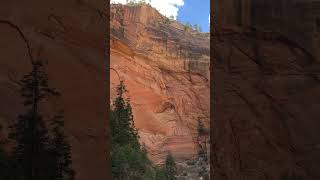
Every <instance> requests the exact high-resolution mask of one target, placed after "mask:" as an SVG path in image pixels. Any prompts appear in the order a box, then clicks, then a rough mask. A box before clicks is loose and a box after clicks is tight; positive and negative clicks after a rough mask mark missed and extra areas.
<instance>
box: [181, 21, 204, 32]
mask: <svg viewBox="0 0 320 180" xmlns="http://www.w3.org/2000/svg"><path fill="white" fill-rule="evenodd" d="M191 29H192V30H195V31H197V32H202V29H201V26H200V25H198V24H194V25H192V24H190V23H189V22H187V23H185V24H184V31H187V30H191Z"/></svg>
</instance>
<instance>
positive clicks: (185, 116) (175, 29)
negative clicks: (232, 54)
mask: <svg viewBox="0 0 320 180" xmlns="http://www.w3.org/2000/svg"><path fill="white" fill-rule="evenodd" d="M110 11H111V14H110V18H111V39H110V46H111V47H110V48H111V49H110V51H111V55H110V56H111V60H110V66H111V68H112V70H111V89H112V92H111V98H112V97H115V89H114V88H115V87H116V85H117V84H118V83H119V80H120V79H122V80H124V81H125V84H126V86H127V88H128V91H129V93H128V96H129V97H130V99H131V104H132V106H133V113H134V120H135V125H136V126H137V128H138V129H139V134H140V136H141V142H142V143H143V144H145V145H146V147H147V150H148V152H149V154H150V157H151V158H152V159H153V160H154V162H155V163H161V162H162V161H163V160H164V159H165V155H166V154H167V152H168V151H171V153H172V154H173V156H174V157H175V158H176V159H177V160H178V161H183V160H186V159H189V158H192V157H193V156H195V154H196V152H197V147H196V146H195V136H196V127H197V119H198V118H200V119H201V120H202V121H203V122H204V123H205V125H206V126H207V127H208V126H209V107H210V106H209V103H210V101H209V91H210V86H209V84H210V83H209V82H210V78H209V64H210V58H209V54H210V50H209V34H208V33H197V32H195V31H192V30H185V29H184V26H183V25H181V24H179V23H177V22H175V21H170V20H169V19H167V18H165V17H163V16H162V15H161V14H159V13H158V12H157V11H156V10H155V9H153V8H151V7H150V6H148V5H140V6H125V5H112V6H111V10H110ZM119 78H120V79H119Z"/></svg>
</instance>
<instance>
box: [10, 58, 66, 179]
mask: <svg viewBox="0 0 320 180" xmlns="http://www.w3.org/2000/svg"><path fill="white" fill-rule="evenodd" d="M20 86H21V88H20V92H21V95H22V98H23V104H24V106H25V107H26V109H27V110H26V112H25V113H22V114H20V115H19V116H18V118H17V121H16V122H15V123H14V125H13V126H11V130H12V131H11V132H10V134H9V138H11V139H12V140H14V141H15V143H16V145H15V147H14V149H13V155H12V157H11V159H12V161H13V165H14V171H15V173H14V176H16V177H15V178H16V179H19V180H20V179H23V180H60V179H61V178H60V177H59V176H57V172H56V169H57V168H56V167H57V166H59V165H60V161H61V158H62V159H63V158H65V157H61V153H60V152H61V151H62V149H63V150H64V151H63V153H65V151H66V150H65V147H64V146H65V141H64V138H65V137H64V136H62V135H61V134H59V133H58V132H56V131H55V129H54V132H53V138H52V139H50V132H49V129H48V128H47V127H46V125H45V122H44V117H43V115H42V114H41V113H40V105H41V103H43V102H44V101H46V100H48V98H49V97H51V96H55V97H56V96H59V95H60V93H58V92H57V91H56V90H55V89H54V88H50V87H49V85H48V77H47V74H46V72H45V68H44V65H43V63H42V61H40V60H39V61H33V62H32V71H31V72H30V73H28V74H26V75H25V76H24V77H23V78H22V80H21V81H20ZM57 141H60V142H59V143H60V144H59V143H57ZM52 143H53V146H52ZM55 143H56V144H55ZM58 146H59V147H58ZM59 153H60V154H59ZM59 155H60V157H59V158H58V156H59ZM65 161H68V160H65ZM68 163H70V162H68ZM61 168H66V167H65V166H63V167H61Z"/></svg>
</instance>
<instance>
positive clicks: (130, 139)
mask: <svg viewBox="0 0 320 180" xmlns="http://www.w3.org/2000/svg"><path fill="white" fill-rule="evenodd" d="M126 92H127V90H126V87H125V85H124V82H123V81H121V82H120V84H119V85H118V87H117V97H116V98H115V100H114V101H113V106H114V108H113V109H112V110H111V113H110V116H111V120H112V121H111V133H112V135H111V137H112V144H118V145H126V144H132V145H135V146H140V145H139V142H138V138H139V137H138V132H137V129H136V128H135V126H134V121H133V114H132V107H131V105H130V100H129V99H127V100H125V99H124V93H126Z"/></svg>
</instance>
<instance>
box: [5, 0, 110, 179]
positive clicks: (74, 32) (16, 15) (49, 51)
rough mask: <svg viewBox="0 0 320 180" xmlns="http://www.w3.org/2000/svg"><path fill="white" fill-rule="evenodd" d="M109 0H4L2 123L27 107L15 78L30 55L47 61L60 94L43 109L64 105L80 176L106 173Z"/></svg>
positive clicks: (27, 65) (22, 72) (95, 176)
mask: <svg viewBox="0 0 320 180" xmlns="http://www.w3.org/2000/svg"><path fill="white" fill-rule="evenodd" d="M106 7H107V4H106V1H99V0H95V1H87V0H83V1H64V0H55V1H49V0H30V1H20V0H12V1H1V2H0V34H1V40H0V54H1V60H0V99H1V101H0V123H1V124H2V125H4V126H5V128H4V131H5V132H7V131H6V127H7V126H8V125H10V124H12V122H13V120H14V119H15V118H17V115H18V113H21V112H24V107H23V106H22V105H21V102H22V101H21V98H20V95H19V92H18V88H19V87H18V86H17V84H16V83H15V82H16V81H18V80H19V79H21V78H22V77H23V75H25V74H26V73H28V72H29V71H30V70H31V64H30V62H31V58H34V59H36V58H40V59H42V60H44V61H47V62H48V65H47V66H46V67H47V72H48V76H49V84H50V85H51V86H52V87H55V88H57V89H58V90H59V91H60V92H61V94H62V97H61V98H60V99H59V100H58V101H55V100H52V101H50V103H49V104H45V108H43V109H42V110H43V111H48V112H50V113H52V112H54V111H55V110H59V109H63V110H64V111H65V121H66V131H67V134H68V137H69V138H70V141H71V145H72V153H73V154H72V159H73V167H74V169H75V171H76V172H77V176H76V179H77V180H92V179H95V180H99V179H108V177H107V173H108V168H107V160H106V159H107V153H106V144H107V139H106V137H105V127H106V126H105V124H106V123H105V121H106V117H107V116H106V111H105V110H106V106H107V103H106V98H105V97H106V87H107V86H106V84H105V82H106V81H105V80H106V76H107V70H106V68H105V63H106V61H104V58H105V57H104V49H105V44H106V43H105V29H106V23H107V20H106V18H105V16H102V15H103V12H104V10H105V8H106Z"/></svg>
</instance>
